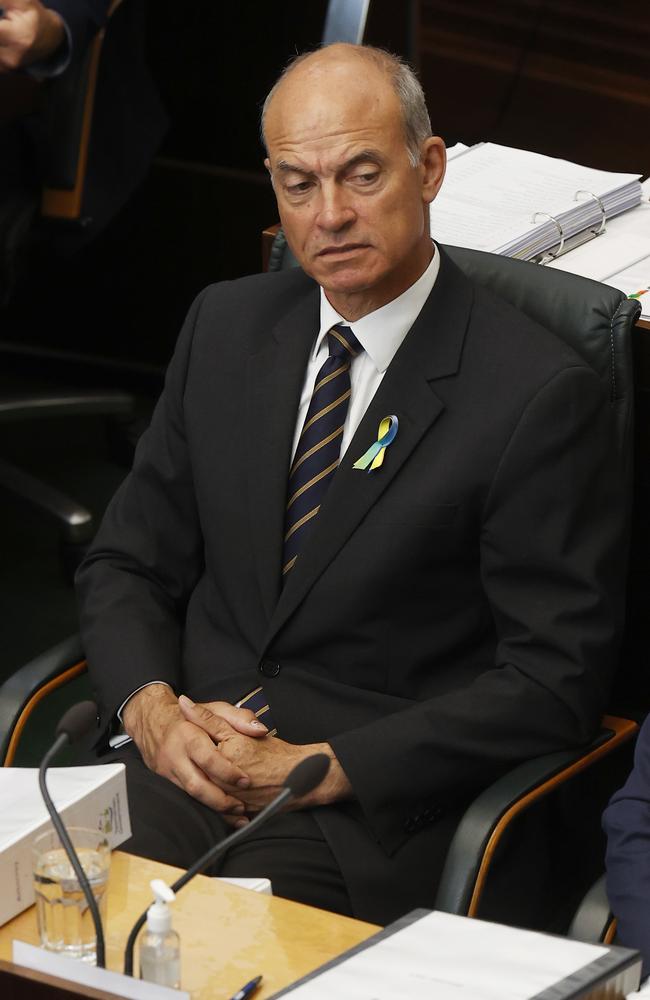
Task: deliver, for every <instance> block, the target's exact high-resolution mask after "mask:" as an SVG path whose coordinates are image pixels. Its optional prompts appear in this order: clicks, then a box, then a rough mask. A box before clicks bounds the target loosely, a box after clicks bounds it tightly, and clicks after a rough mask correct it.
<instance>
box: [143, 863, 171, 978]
mask: <svg viewBox="0 0 650 1000" xmlns="http://www.w3.org/2000/svg"><path fill="white" fill-rule="evenodd" d="M150 884H151V889H152V892H153V894H154V898H155V902H154V903H152V905H151V906H150V907H149V909H148V910H147V928H146V930H145V932H144V934H143V935H142V939H141V941H140V979H146V980H147V981H148V982H150V983H157V984H158V986H171V987H173V988H174V989H180V985H181V950H180V944H181V943H180V938H179V936H178V934H177V933H176V931H174V930H172V915H171V912H170V909H169V907H168V906H167V903H171V902H172V900H173V899H174V893H173V891H172V890H171V889H170V888H169V886H168V885H166V884H165V882H163V880H162V879H159V878H155V879H154V880H153V881H152V882H151V883H150Z"/></svg>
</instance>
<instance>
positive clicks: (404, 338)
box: [79, 45, 623, 923]
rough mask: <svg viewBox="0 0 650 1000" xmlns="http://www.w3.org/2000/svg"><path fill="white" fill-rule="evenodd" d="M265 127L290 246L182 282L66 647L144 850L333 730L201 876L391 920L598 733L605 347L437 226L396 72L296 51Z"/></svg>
mask: <svg viewBox="0 0 650 1000" xmlns="http://www.w3.org/2000/svg"><path fill="white" fill-rule="evenodd" d="M263 129H264V137H265V142H266V146H267V152H268V158H267V160H266V165H267V168H268V170H269V172H270V175H271V179H272V182H273V186H274V190H275V193H276V196H277V200H278V207H279V210H280V217H281V220H282V224H283V227H284V231H285V233H286V236H287V239H288V241H289V244H290V246H291V248H292V250H293V252H294V254H295V255H296V257H297V258H298V260H299V261H300V263H301V265H302V269H303V270H302V271H301V270H297V269H296V270H294V271H289V272H285V273H281V274H269V275H257V276H253V277H250V278H244V279H242V280H240V281H237V282H234V283H225V284H223V285H220V286H217V287H215V288H212V289H208V290H207V291H206V292H204V293H203V294H202V295H201V296H200V297H199V299H198V300H197V301H196V302H195V304H194V306H193V308H192V310H191V312H190V315H189V317H188V320H187V323H186V325H185V328H184V330H183V332H182V334H181V337H180V340H179V345H178V349H177V352H176V355H175V358H174V360H173V362H172V364H171V366H170V370H169V373H168V377H167V382H166V388H165V391H164V393H163V396H162V399H161V401H160V404H159V406H158V408H157V411H156V414H155V416H154V419H153V422H152V426H151V429H150V431H149V433H148V435H147V437H146V438H145V440H144V441H143V442H142V443H141V445H140V448H139V451H138V455H137V458H136V462H135V466H134V470H133V473H132V476H131V477H130V478H129V479H128V480H127V482H126V483H125V484H124V486H123V487H122V489H121V490H120V491H119V493H118V495H117V497H116V498H115V500H114V501H113V503H112V506H111V508H110V509H109V511H108V514H107V517H106V520H105V523H104V526H103V527H102V529H101V531H100V533H99V536H98V538H97V540H96V543H95V545H94V548H93V550H92V552H91V554H90V556H89V557H88V559H87V561H86V563H85V565H84V566H83V567H82V569H81V571H80V574H79V590H80V595H81V610H82V623H83V634H84V643H85V647H86V651H87V654H88V657H89V662H90V666H91V671H92V674H93V678H94V681H95V685H96V687H97V693H98V699H99V702H100V727H101V731H102V732H103V733H105V732H106V731H107V729H108V727H109V726H110V725H112V724H113V723H114V722H115V718H116V715H118V713H119V714H120V715H121V718H122V721H123V723H124V726H125V729H126V731H127V733H128V734H129V735H130V736H132V737H133V740H134V743H135V747H131V749H130V750H128V751H126V752H123V756H124V759H126V760H127V761H128V774H129V778H128V780H129V788H130V801H131V803H132V809H133V822H134V829H135V838H134V843H133V844H132V849H133V850H135V851H136V852H138V851H139V852H142V853H149V854H152V855H154V856H156V857H159V858H161V859H162V860H166V861H170V862H173V863H176V864H186V863H188V862H189V861H190V860H191V859H192V858H193V857H197V856H198V855H199V854H200V853H202V852H203V851H204V850H205V849H206V848H207V847H208V846H209V844H210V843H212V842H214V840H215V839H216V838H217V837H218V835H219V831H223V830H224V829H225V824H227V823H228V824H230V825H243V824H245V823H246V822H247V820H248V817H249V816H250V815H251V814H252V813H254V812H255V811H256V810H258V809H259V808H260V807H261V806H262V805H263V804H264V803H266V802H268V801H269V799H270V798H271V797H272V796H273V795H274V794H275V792H276V791H277V789H278V786H279V785H280V784H281V782H282V781H283V779H284V777H285V776H286V774H287V773H288V771H289V770H290V768H291V767H292V766H293V765H294V764H295V763H296V762H297V761H298V760H300V759H301V758H303V757H304V756H308V755H310V754H311V753H313V752H314V751H323V752H325V753H327V754H328V755H329V756H330V758H331V766H330V771H329V773H328V775H327V777H326V779H325V780H324V781H323V783H322V785H321V786H320V787H319V788H317V789H316V790H315V791H314V792H313V793H311V794H310V795H309V796H307V797H306V798H305V799H303V800H301V801H299V802H298V803H296V809H295V811H294V812H293V813H287V814H284V815H282V816H279V817H277V819H276V820H275V821H274V822H273V823H270V824H269V825H268V827H267V828H266V830H264V831H263V832H261V833H260V835H259V837H258V838H256V839H255V840H252V841H251V842H250V843H249V844H248V845H244V846H242V849H241V851H236V852H234V854H233V855H232V856H230V857H229V858H228V859H227V860H226V862H225V864H224V865H222V866H221V867H220V868H219V869H218V871H221V872H225V873H231V874H234V873H235V872H237V873H238V874H240V875H243V874H247V873H249V872H250V873H253V872H254V873H256V874H260V873H264V874H267V875H269V876H270V877H271V878H272V880H273V882H274V888H275V891H276V892H278V893H279V894H281V895H289V896H292V897H293V898H297V899H302V900H305V901H307V902H312V903H315V904H316V905H321V906H325V907H327V908H330V909H335V910H339V911H341V912H347V913H353V914H354V915H356V916H358V917H362V918H364V919H368V920H376V921H378V922H382V923H383V922H387V921H389V920H391V919H393V918H394V917H396V916H398V915H399V914H401V913H404V912H405V911H407V910H409V909H411V908H413V906H416V905H431V904H432V902H433V899H434V894H435V888H436V883H437V880H438V878H439V875H440V870H441V866H442V862H443V859H444V853H445V850H446V847H447V845H448V842H449V839H450V837H451V835H452V833H453V829H454V827H455V825H456V822H457V819H458V816H459V815H460V813H461V811H462V809H463V807H464V805H465V804H466V802H467V801H468V799H469V798H470V797H471V795H472V793H473V792H475V790H476V789H478V788H480V787H482V786H484V785H485V784H487V783H488V782H490V781H491V780H493V779H494V778H495V777H496V776H498V775H499V774H500V773H502V772H503V771H504V770H505V769H507V768H508V767H509V766H510V765H512V764H514V763H515V762H517V761H520V760H522V759H524V758H527V757H531V756H534V755H536V754H540V753H544V752H546V751H550V750H553V749H556V748H558V747H562V746H567V745H572V744H580V743H582V742H583V741H586V740H587V739H589V737H590V736H591V735H592V734H593V732H594V730H595V728H596V726H597V723H598V719H599V717H600V713H601V711H602V708H603V704H604V698H605V695H606V691H607V686H608V677H609V673H610V669H611V664H612V662H613V659H614V648H615V644H616V640H617V636H618V631H619V626H620V618H621V606H620V596H619V595H620V593H621V591H620V589H619V588H620V583H621V579H622V566H621V565H620V557H619V555H618V553H619V552H620V551H621V549H622V546H621V545H620V544H619V542H620V537H619V536H620V532H621V524H622V520H623V514H622V511H623V498H622V497H621V496H620V495H619V487H618V484H617V483H616V482H614V481H613V480H615V478H616V477H612V476H608V474H607V466H606V463H607V456H608V453H609V448H610V435H611V421H610V419H609V414H608V407H607V405H606V403H605V401H604V399H603V391H602V388H601V386H600V383H599V380H598V378H597V376H596V375H595V373H594V372H593V371H592V370H591V369H590V368H589V367H588V366H586V365H585V364H584V363H583V362H582V361H581V360H580V359H578V358H577V357H576V356H575V355H574V354H573V353H572V352H571V351H570V350H569V349H568V348H567V347H566V346H564V345H563V344H561V343H559V342H558V341H557V339H556V338H555V337H554V336H552V335H551V334H549V333H548V332H546V331H544V330H542V329H540V328H538V327H537V326H535V325H534V324H532V323H531V322H530V321H528V320H527V319H526V318H525V317H524V316H523V315H521V314H520V313H518V312H517V311H516V310H514V309H512V308H511V307H510V306H508V305H507V304H506V303H504V302H502V301H501V300H499V299H496V298H494V297H493V296H491V295H489V294H488V293H486V292H484V291H482V290H480V289H479V288H475V287H474V286H473V285H472V284H471V283H470V282H469V281H468V280H467V279H465V278H464V277H463V275H462V274H461V273H460V272H459V271H458V270H457V268H456V267H455V266H454V265H453V264H452V262H451V261H450V260H449V259H448V258H447V257H446V256H445V255H444V253H443V252H442V251H441V250H440V248H436V247H434V245H433V244H432V242H431V239H430V236H429V210H428V207H429V205H430V203H431V202H432V201H433V199H434V198H435V196H436V194H437V192H438V190H439V188H440V185H441V183H442V180H443V175H444V168H445V154H444V145H443V142H442V140H441V139H440V138H437V137H432V136H431V126H430V123H429V119H428V114H427V111H426V107H425V104H424V99H423V95H422V92H421V89H420V87H419V84H418V83H417V81H416V80H415V78H414V77H413V75H412V74H411V73H410V72H409V71H408V70H407V69H406V67H404V66H403V65H401V64H400V63H399V61H398V60H396V59H394V58H393V57H391V56H388V55H386V54H385V53H382V52H379V51H377V50H373V49H370V48H361V47H356V46H348V45H334V46H331V47H328V48H325V49H323V50H320V51H318V52H316V53H312V54H311V55H309V56H307V57H303V58H301V59H299V60H297V61H296V62H295V63H294V64H293V65H292V66H291V67H290V68H289V70H288V71H287V72H286V73H285V74H284V75H283V77H282V78H281V79H280V81H279V83H278V84H277V85H276V87H275V88H274V89H273V90H272V92H271V94H270V95H269V98H268V99H267V102H266V105H265V110H264V116H263ZM303 272H304V273H303ZM319 286H320V289H319ZM330 418H332V419H330ZM314 429H316V430H318V433H316V432H315V430H314ZM378 439H379V441H380V443H379V441H378ZM375 442H378V443H377V445H376V447H374V448H373V443H375ZM380 462H381V464H379V463H380ZM355 466H356V467H355ZM360 466H361V467H360ZM152 682H158V683H152ZM178 695H181V697H180V698H178V697H177V696H178ZM186 695H189V700H188V699H187V698H186V697H185V696H186ZM241 702H243V703H244V704H245V705H248V706H249V707H252V709H253V711H254V712H255V713H259V717H256V716H254V715H252V714H251V712H250V711H247V710H246V708H238V707H237V705H238V704H239V703H241ZM267 706H268V708H267ZM260 720H264V721H266V722H268V728H267V729H265V728H264V727H262V726H260ZM276 733H277V735H274V734H276ZM138 751H139V752H138ZM140 755H141V757H140ZM141 758H142V760H144V762H145V764H146V765H147V766H145V764H142V760H141ZM147 767H148V769H149V770H148V769H147ZM152 771H153V772H156V774H152V773H151V772H152ZM186 793H189V794H186Z"/></svg>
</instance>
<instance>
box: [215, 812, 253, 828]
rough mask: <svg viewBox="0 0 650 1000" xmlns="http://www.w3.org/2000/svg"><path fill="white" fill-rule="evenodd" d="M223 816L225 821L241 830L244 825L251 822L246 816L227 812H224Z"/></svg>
mask: <svg viewBox="0 0 650 1000" xmlns="http://www.w3.org/2000/svg"><path fill="white" fill-rule="evenodd" d="M221 818H222V820H223V821H224V823H227V824H228V826H232V827H234V828H235V830H241V828H242V827H243V826H248V824H249V823H250V820H249V819H248V818H247V817H246V816H229V815H228V814H227V813H223V814H222V816H221Z"/></svg>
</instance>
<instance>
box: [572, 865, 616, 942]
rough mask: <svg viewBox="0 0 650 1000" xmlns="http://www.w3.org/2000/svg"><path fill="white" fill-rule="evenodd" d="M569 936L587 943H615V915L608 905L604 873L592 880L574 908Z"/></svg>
mask: <svg viewBox="0 0 650 1000" xmlns="http://www.w3.org/2000/svg"><path fill="white" fill-rule="evenodd" d="M569 937H570V938H573V940H574V941H586V942H587V943H588V944H595V943H598V942H602V943H603V944H615V943H616V917H615V916H614V914H613V913H612V911H611V909H610V906H609V900H608V898H607V888H606V885H605V876H604V875H601V876H600V878H599V879H597V881H596V882H594V884H593V885H592V886H591V888H590V889H589V891H588V892H587V893H586V895H585V897H584V899H583V900H582V902H581V903H580V906H579V907H578V909H577V910H576V912H575V915H574V917H573V920H572V921H571V925H570V927H569Z"/></svg>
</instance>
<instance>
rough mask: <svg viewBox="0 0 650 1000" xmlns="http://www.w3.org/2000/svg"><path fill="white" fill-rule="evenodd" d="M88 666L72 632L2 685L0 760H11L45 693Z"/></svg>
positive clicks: (75, 675) (6, 761)
mask: <svg viewBox="0 0 650 1000" xmlns="http://www.w3.org/2000/svg"><path fill="white" fill-rule="evenodd" d="M85 669H86V661H85V659H84V654H83V650H82V648H81V638H80V636H79V635H72V636H69V637H68V638H67V639H64V640H63V641H62V642H60V643H59V644H58V645H56V646H54V647H52V649H48V650H47V652H45V653H41V655H40V656H37V657H36V658H35V659H33V660H31V661H30V662H29V663H26V664H25V666H24V667H21V668H20V669H19V670H17V671H16V672H15V673H14V674H12V675H11V677H8V678H7V680H6V681H4V683H3V684H1V685H0V760H1V761H2V762H3V764H4V765H5V766H7V765H9V764H11V762H12V760H13V756H14V753H15V746H16V744H17V742H18V738H19V736H20V732H21V731H22V728H23V726H24V724H25V722H26V720H27V718H28V716H29V714H30V712H31V711H32V709H33V707H34V706H35V705H36V704H37V703H38V702H39V701H40V699H41V698H42V697H44V696H45V695H46V694H48V693H49V692H50V691H52V690H54V689H55V688H57V687H60V686H61V685H62V684H65V683H67V682H68V681H70V680H72V679H73V678H74V677H77V676H79V674H80V673H82V672H83V671H84V670H85Z"/></svg>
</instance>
